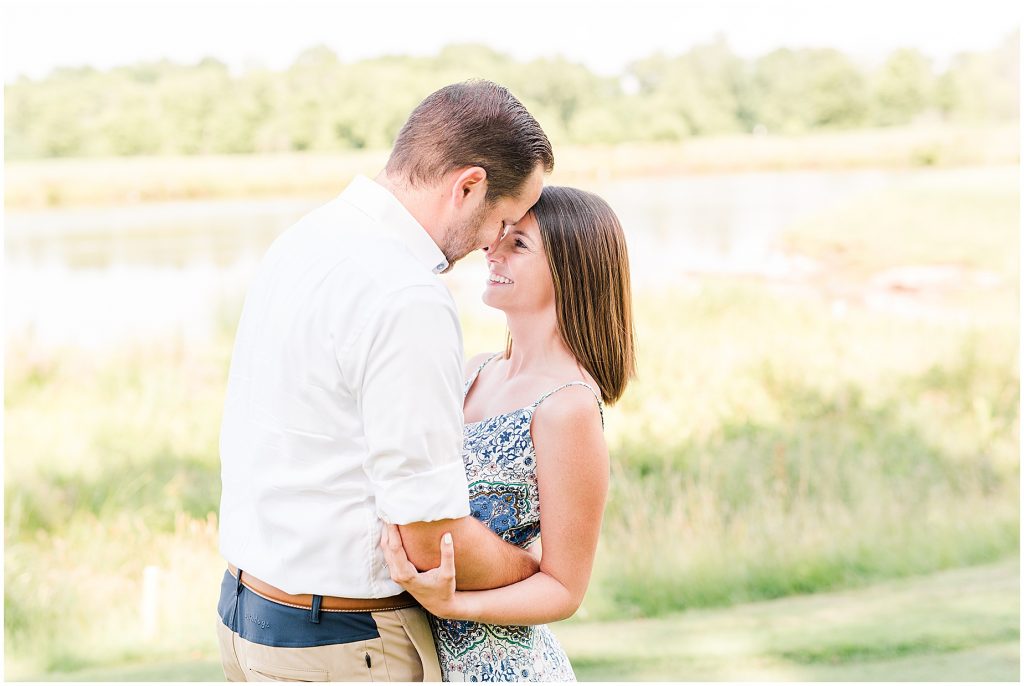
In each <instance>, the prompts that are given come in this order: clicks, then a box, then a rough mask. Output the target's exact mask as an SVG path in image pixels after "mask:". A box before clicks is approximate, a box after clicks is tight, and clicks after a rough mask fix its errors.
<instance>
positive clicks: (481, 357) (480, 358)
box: [462, 353, 497, 381]
mask: <svg viewBox="0 0 1024 686" xmlns="http://www.w3.org/2000/svg"><path fill="white" fill-rule="evenodd" d="M496 354H497V353H480V354H478V355H473V356H472V357H471V358H469V359H468V360H466V363H465V364H464V365H463V367H462V377H463V379H465V380H466V381H469V377H471V376H473V374H474V373H475V372H476V370H477V367H479V366H480V365H482V364H483V363H484V362H485V361H486V360H487V359H488V358H489V357H491V356H492V355H496Z"/></svg>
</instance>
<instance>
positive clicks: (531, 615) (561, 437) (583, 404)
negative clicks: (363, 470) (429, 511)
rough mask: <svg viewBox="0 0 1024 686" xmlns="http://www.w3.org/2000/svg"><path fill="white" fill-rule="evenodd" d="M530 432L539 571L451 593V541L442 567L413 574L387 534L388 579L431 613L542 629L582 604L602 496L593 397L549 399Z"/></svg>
mask: <svg viewBox="0 0 1024 686" xmlns="http://www.w3.org/2000/svg"><path fill="white" fill-rule="evenodd" d="M531 433H532V435H533V443H534V447H535V450H536V453H537V483H538V487H539V489H540V501H541V503H540V512H541V538H542V539H543V541H544V545H543V552H542V556H541V562H540V572H538V573H537V574H534V575H533V576H531V577H529V578H527V579H524V580H523V581H520V582H518V583H515V584H511V585H509V586H504V587H502V588H497V589H493V590H488V591H455V587H454V574H455V554H454V547H453V545H452V544H451V543H445V542H443V541H442V545H441V566H440V567H438V568H437V569H433V570H430V571H429V572H424V573H422V574H420V573H417V572H416V569H415V568H414V567H412V565H411V564H409V562H408V560H407V559H406V557H405V552H404V549H403V547H402V542H401V538H400V537H399V536H398V535H397V530H391V532H390V537H389V538H388V540H387V541H386V544H385V545H384V547H385V554H386V556H387V559H388V565H389V568H390V570H391V576H392V579H394V580H395V581H396V582H397V583H399V584H400V585H401V586H403V587H404V588H405V589H406V590H408V591H409V592H410V593H412V594H413V595H414V596H416V598H417V600H419V601H420V603H421V604H423V606H424V607H425V608H426V609H427V610H428V611H430V612H431V613H433V614H435V615H437V616H439V617H445V618H449V619H469V620H473V621H477V622H484V623H487V624H519V625H528V624H544V623H546V622H553V621H558V620H560V619H565V618H566V617H570V616H572V614H573V613H574V612H576V610H577V609H578V608H579V606H580V603H581V602H582V601H583V596H584V594H585V593H586V589H587V584H588V583H589V581H590V573H591V569H592V568H593V563H594V554H595V551H596V549H597V538H598V534H599V533H600V530H601V518H602V515H603V513H604V504H605V499H606V497H607V492H608V448H607V446H606V444H605V441H604V435H603V433H602V430H601V419H600V414H599V411H598V408H597V404H596V403H595V402H594V396H593V394H592V393H590V391H588V390H587V389H585V388H582V387H570V388H567V389H565V390H563V391H561V392H559V393H557V394H555V395H553V396H551V397H550V398H548V400H546V401H545V402H544V403H543V404H542V405H541V406H540V407H538V408H537V410H536V411H535V412H534V417H533V424H532V427H531ZM387 535H388V532H387V531H386V532H385V536H387ZM382 542H383V541H382Z"/></svg>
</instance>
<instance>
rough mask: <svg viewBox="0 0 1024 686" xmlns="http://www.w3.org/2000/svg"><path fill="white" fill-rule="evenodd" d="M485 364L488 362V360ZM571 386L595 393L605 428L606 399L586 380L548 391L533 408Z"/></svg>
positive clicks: (602, 426)
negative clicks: (583, 387) (602, 398)
mask: <svg viewBox="0 0 1024 686" xmlns="http://www.w3.org/2000/svg"><path fill="white" fill-rule="evenodd" d="M489 361H490V360H488V362H489ZM484 364H486V362H485V363H484ZM569 386H585V387H586V388H587V389H588V390H589V391H590V392H591V393H593V394H594V399H595V400H596V401H597V409H598V410H599V411H600V412H601V428H602V429H603V428H604V401H603V400H601V395H600V394H599V393H598V392H597V391H595V390H594V387H593V386H591V385H590V384H588V383H587V382H586V381H570V382H569V383H567V384H562V385H561V386H559V387H558V388H556V389H554V390H552V391H548V392H547V393H545V394H544V395H542V396H541V397H540V399H539V400H538V401H537V402H535V403H534V404H533V408H534V409H537V406H538V405H540V404H541V403H542V402H544V401H545V400H547V398H548V397H550V396H551V395H554V394H555V393H557V392H558V391H560V390H562V389H563V388H568V387H569Z"/></svg>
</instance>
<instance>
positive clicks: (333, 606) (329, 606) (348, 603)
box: [228, 564, 419, 612]
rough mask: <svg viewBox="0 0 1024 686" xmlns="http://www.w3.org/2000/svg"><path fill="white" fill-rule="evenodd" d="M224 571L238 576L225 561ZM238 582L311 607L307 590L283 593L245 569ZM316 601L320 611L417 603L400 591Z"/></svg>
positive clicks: (275, 598)
mask: <svg viewBox="0 0 1024 686" xmlns="http://www.w3.org/2000/svg"><path fill="white" fill-rule="evenodd" d="M228 571H230V572H231V576H233V577H235V578H236V579H237V578H238V568H237V567H235V566H234V565H233V564H228ZM242 585H243V586H245V587H246V588H248V589H249V590H250V591H252V592H253V593H255V594H256V595H258V596H261V597H263V598H266V599H267V600H270V601H273V602H275V603H280V604H281V605H287V606H289V607H296V608H299V609H301V610H310V609H312V608H313V596H312V595H309V594H308V593H303V594H301V595H294V594H291V593H285V592H284V591H282V590H281V589H279V588H277V587H275V586H271V585H270V584H268V583H267V582H266V581H260V580H259V579H257V578H256V577H254V576H253V575H252V574H250V573H249V572H247V571H245V570H242ZM322 597H323V601H322V602H321V604H320V610H321V611H322V612H385V611H387V610H401V609H403V608H406V607H416V606H417V605H419V603H417V602H416V599H415V598H413V597H412V596H411V595H409V593H407V592H406V593H400V594H398V595H393V596H391V597H390V598H339V597H338V596H333V595H325V596H322Z"/></svg>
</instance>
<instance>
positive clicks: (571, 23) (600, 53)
mask: <svg viewBox="0 0 1024 686" xmlns="http://www.w3.org/2000/svg"><path fill="white" fill-rule="evenodd" d="M1018 5H1024V3H1021V2H1008V1H1006V0H955V1H954V0H930V1H922V0H887V1H884V2H883V1H879V0H842V1H838V0H816V1H815V0H761V1H760V2H752V1H749V0H748V1H740V0H677V1H676V2H668V1H665V0H662V1H653V0H632V1H627V2H615V3H611V2H601V1H600V0H597V1H592V2H583V1H580V0H561V1H560V2H558V1H556V0H546V1H541V2H538V1H536V0H519V1H518V2H503V1H498V2H487V1H486V0H464V1H463V2H451V1H449V0H445V1H442V2H427V1H425V0H424V1H421V2H408V1H406V2H394V1H390V0H382V1H379V2H372V3H369V2H356V1H353V2H343V1H341V0H334V1H333V2H311V1H309V0H291V1H283V0H278V1H277V2H266V1H262V2H261V1H260V0H248V1H246V2H243V1H242V0H208V1H206V2H190V1H188V0H183V1H178V2H167V1H166V0H134V1H132V2H124V1H122V2H66V1H65V2H53V1H52V0H30V1H26V0H6V2H4V3H3V5H2V9H3V15H2V26H3V29H2V38H3V53H2V55H3V74H4V81H5V83H10V82H13V81H14V80H16V79H17V78H18V76H19V75H23V74H24V75H27V76H29V77H30V78H40V77H42V76H45V75H46V74H47V73H49V72H50V70H52V69H53V68H54V67H57V66H82V65H91V66H94V67H97V68H109V67H112V66H117V65H122V64H130V63H133V62H137V61H142V60H155V59H162V58H168V59H171V60H174V61H177V62H184V63H195V62H197V61H199V60H200V59H201V58H203V57H206V56H213V57H216V58H218V59H220V60H221V61H223V62H225V63H227V64H228V65H229V66H230V67H232V69H234V70H236V71H238V70H242V69H244V68H246V67H247V66H250V65H260V66H265V67H270V68H272V69H281V68H284V67H286V66H288V65H289V64H290V63H291V62H292V61H293V60H294V59H295V57H296V55H298V54H299V53H300V52H301V51H302V50H304V49H306V48H309V47H311V46H313V45H317V44H324V45H327V46H328V47H330V48H331V49H332V50H334V51H335V52H336V53H337V54H338V56H339V57H340V58H341V59H342V60H343V61H357V60H360V59H365V58H367V57H374V56H378V55H383V54H408V55H429V54H433V53H436V52H437V51H438V50H439V49H440V48H441V47H443V46H444V45H446V44H449V43H461V42H474V43H483V44H486V45H489V46H491V47H492V48H494V49H496V50H498V51H500V52H504V53H506V54H510V55H512V56H513V57H514V58H516V59H520V60H528V59H533V58H536V57H545V56H555V55H561V56H563V57H566V58H568V59H570V60H573V61H577V62H581V63H583V64H585V65H586V66H587V67H589V68H590V69H591V70H593V71H595V72H597V73H600V74H605V75H615V74H620V73H622V71H623V70H624V69H625V67H626V65H627V64H628V63H629V62H630V61H631V60H634V59H638V58H641V57H646V56H648V55H651V54H653V53H654V52H656V51H661V52H664V53H666V54H670V55H672V54H679V53H682V52H684V51H685V50H686V49H688V48H689V47H691V46H692V45H695V44H699V43H702V42H707V41H710V40H712V39H713V38H714V37H715V36H716V35H723V36H724V37H725V38H726V40H727V41H728V42H729V45H730V46H731V47H732V49H733V50H734V51H735V52H736V53H738V54H739V55H741V56H743V57H757V56H759V55H762V54H764V53H766V52H769V51H771V50H773V49H775V48H778V47H793V48H800V47H832V48H837V49H840V50H842V51H843V52H846V53H847V54H849V55H851V56H853V57H854V58H856V59H858V60H861V61H862V62H865V63H877V62H880V61H881V60H882V59H883V58H884V56H885V55H887V54H888V53H889V52H891V51H892V50H894V49H896V48H900V47H913V48H917V49H919V50H921V51H922V52H924V53H925V54H927V55H929V56H931V57H932V58H934V59H935V61H936V65H937V66H938V67H939V68H942V67H943V66H944V65H945V63H947V62H948V60H949V58H950V57H951V56H952V55H954V54H956V53H957V52H960V51H964V50H984V49H990V48H992V47H994V46H995V45H997V44H998V43H999V42H1000V40H1001V39H1002V38H1003V37H1005V36H1006V35H1007V34H1008V33H1009V32H1011V31H1012V30H1013V29H1014V28H1016V27H1019V26H1020V15H1021V9H1020V8H1019V7H1018Z"/></svg>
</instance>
